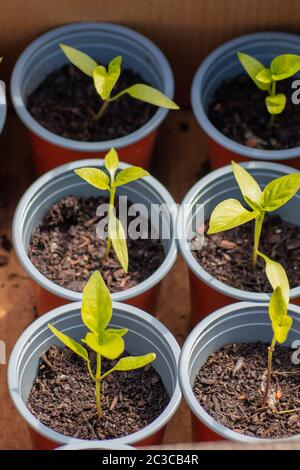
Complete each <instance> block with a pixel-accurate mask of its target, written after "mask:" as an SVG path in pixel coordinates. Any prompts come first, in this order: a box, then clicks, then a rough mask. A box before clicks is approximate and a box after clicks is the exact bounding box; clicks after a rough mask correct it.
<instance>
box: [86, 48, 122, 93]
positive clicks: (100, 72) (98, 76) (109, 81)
mask: <svg viewBox="0 0 300 470" xmlns="http://www.w3.org/2000/svg"><path fill="white" fill-rule="evenodd" d="M121 62H122V57H121V56H118V57H115V58H114V59H113V60H112V61H111V62H110V63H109V65H108V70H106V68H105V67H104V66H103V65H98V66H97V67H96V68H95V69H94V70H93V79H94V85H95V88H96V90H97V93H98V94H99V95H100V96H101V98H102V100H104V101H105V100H107V99H108V98H109V97H110V94H111V91H112V89H113V87H114V86H115V84H116V83H117V81H118V79H119V77H120V73H121Z"/></svg>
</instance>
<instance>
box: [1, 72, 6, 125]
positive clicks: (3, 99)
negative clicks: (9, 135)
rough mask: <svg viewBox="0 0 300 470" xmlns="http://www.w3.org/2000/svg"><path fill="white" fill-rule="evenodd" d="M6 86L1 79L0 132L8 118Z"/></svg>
mask: <svg viewBox="0 0 300 470" xmlns="http://www.w3.org/2000/svg"><path fill="white" fill-rule="evenodd" d="M5 91H6V87H5V83H4V82H3V81H2V80H0V133H1V132H2V129H3V127H4V124H5V119H6V106H7V103H6V94H5Z"/></svg>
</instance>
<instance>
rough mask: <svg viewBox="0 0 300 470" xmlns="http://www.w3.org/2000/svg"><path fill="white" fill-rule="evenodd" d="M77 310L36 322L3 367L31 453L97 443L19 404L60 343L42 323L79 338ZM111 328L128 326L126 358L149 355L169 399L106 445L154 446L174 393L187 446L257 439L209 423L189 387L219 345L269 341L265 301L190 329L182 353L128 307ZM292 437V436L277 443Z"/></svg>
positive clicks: (298, 323) (294, 334)
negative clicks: (186, 428) (145, 421)
mask: <svg viewBox="0 0 300 470" xmlns="http://www.w3.org/2000/svg"><path fill="white" fill-rule="evenodd" d="M80 308H81V304H80V303H79V302H77V303H71V304H69V305H67V306H63V307H60V308H58V309H55V310H53V311H51V312H49V313H47V314H45V315H43V316H42V317H40V318H39V319H38V320H36V321H35V322H34V323H33V324H32V325H30V326H29V327H28V328H27V329H26V330H25V332H24V333H23V334H22V335H21V337H20V338H19V340H18V342H17V343H16V345H15V347H14V350H13V352H12V354H11V357H10V361H9V366H8V387H9V391H10V395H11V398H12V400H13V402H14V405H15V406H16V408H17V410H18V412H19V414H20V415H21V416H22V418H23V419H24V420H25V422H26V423H27V425H28V426H29V430H30V434H31V438H32V443H33V447H34V448H35V449H43V450H45V449H53V448H56V447H58V446H65V445H71V446H72V447H74V448H76V446H77V445H79V446H81V448H86V447H87V446H93V448H96V447H97V444H98V441H93V442H90V441H84V440H80V439H76V438H72V437H68V436H65V435H63V434H60V433H58V432H56V431H53V430H52V429H51V428H49V427H48V426H46V425H44V424H42V423H41V422H40V421H38V420H37V419H36V418H35V417H34V416H33V415H32V414H31V413H30V411H29V410H28V408H27V407H26V400H27V398H28V395H29V392H30V389H31V387H32V383H33V381H34V379H35V377H36V374H37V370H38V365H39V358H40V355H41V354H42V353H44V352H45V351H46V350H47V349H48V348H49V347H50V346H52V345H53V344H58V345H59V341H58V340H57V339H56V337H54V336H53V335H52V333H51V331H50V330H49V328H48V326H47V324H48V322H51V324H52V325H54V326H56V327H57V328H59V330H60V331H61V332H65V333H67V334H70V332H71V334H72V337H73V338H74V339H76V340H79V339H80V338H82V336H83V334H84V332H85V327H84V325H83V323H82V320H81V315H80ZM299 313H300V308H299V307H296V306H294V305H290V306H289V314H290V315H291V317H292V318H293V320H294V325H293V328H292V330H291V332H290V334H289V338H288V340H287V342H286V343H285V346H291V345H292V343H293V342H294V341H295V340H297V339H299V334H300V320H299V318H300V317H299ZM111 326H113V327H117V328H128V329H129V333H128V335H126V351H127V352H128V353H130V354H134V355H136V354H141V353H143V354H144V353H145V352H146V351H153V352H155V353H156V356H157V359H156V361H155V363H154V367H155V369H156V371H157V372H158V374H159V375H160V377H161V379H162V382H163V384H164V386H165V387H166V390H167V392H168V394H169V397H170V401H169V403H168V405H167V407H166V408H165V410H164V411H163V412H162V414H161V415H160V416H159V417H157V418H156V419H155V420H154V421H153V422H152V423H151V424H149V425H147V426H146V427H145V428H143V429H141V430H139V431H138V432H135V433H133V434H131V435H128V436H125V437H121V438H117V439H114V440H113V441H112V445H113V446H118V447H119V446H123V445H134V446H149V445H156V444H161V443H162V440H163V436H164V432H165V428H166V425H167V423H168V422H169V421H170V419H171V418H172V416H173V415H174V413H175V412H176V410H177V408H178V406H179V404H180V401H181V391H182V392H183V395H184V398H185V399H186V401H187V403H188V405H189V407H190V409H191V412H192V429H193V440H194V441H212V440H219V439H224V438H225V439H229V440H233V441H239V442H252V443H253V442H260V441H262V439H258V438H255V437H251V436H246V435H242V434H240V433H238V432H236V431H233V430H231V429H228V428H226V427H225V426H224V425H222V424H220V423H218V422H217V421H216V420H215V419H213V418H212V417H211V416H210V415H209V414H208V413H207V412H206V411H205V410H204V409H203V407H202V406H201V405H200V404H199V403H198V401H197V400H196V398H195V396H194V394H193V383H194V380H195V377H196V375H197V373H198V371H199V369H200V367H201V366H202V365H203V364H204V363H205V362H206V360H207V358H208V356H209V355H210V354H212V353H213V352H215V351H218V350H219V349H220V348H222V347H223V346H224V345H226V344H232V343H234V344H239V343H254V342H257V341H259V342H263V343H270V340H271V335H272V329H271V325H270V320H269V315H268V304H267V303H250V302H239V303H235V304H233V305H230V306H227V307H224V308H222V309H220V310H217V311H216V312H214V313H213V314H211V315H209V316H208V317H207V318H206V319H204V320H203V321H202V322H200V323H199V324H198V325H197V327H195V329H194V330H193V331H192V332H191V334H190V335H189V337H188V338H187V340H186V342H185V344H184V346H183V349H182V351H181V352H180V348H179V345H178V343H177V342H176V340H175V338H174V337H173V336H172V334H171V333H170V332H169V331H168V330H167V328H166V327H165V326H164V325H162V324H161V323H160V322H159V321H158V320H157V319H155V318H154V317H153V316H150V315H149V314H147V313H145V312H143V311H142V310H140V309H136V308H135V307H132V306H129V305H125V304H122V303H117V302H115V303H114V304H113V317H112V321H111ZM178 371H179V372H178ZM297 438H299V436H294V437H291V438H287V439H284V440H294V439H297ZM102 445H106V447H107V448H111V441H110V440H107V441H104V442H103V444H102Z"/></svg>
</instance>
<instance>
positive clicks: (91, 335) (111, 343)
mask: <svg viewBox="0 0 300 470" xmlns="http://www.w3.org/2000/svg"><path fill="white" fill-rule="evenodd" d="M111 317H112V299H111V295H110V293H109V290H108V288H107V287H106V284H105V282H104V281H103V279H102V277H101V274H100V273H99V271H95V272H94V273H93V274H92V275H91V277H90V279H89V280H88V282H87V283H86V285H85V288H84V290H83V297H82V307H81V318H82V321H83V323H84V324H85V326H86V327H87V328H88V330H89V332H88V333H87V334H86V336H85V338H84V339H82V342H83V343H84V344H86V345H87V346H88V347H89V348H90V349H92V350H93V351H94V352H95V353H96V370H95V371H94V372H93V371H92V363H91V360H90V357H89V352H88V350H87V349H86V348H85V347H84V346H82V344H80V343H78V342H77V341H75V340H74V339H73V338H70V337H69V336H67V335H65V334H64V333H61V332H60V331H59V330H57V329H56V328H55V327H54V326H53V325H51V324H50V323H48V327H49V328H50V330H51V331H52V333H53V334H54V335H55V336H56V337H57V338H58V339H59V340H60V341H61V342H62V343H63V344H65V345H66V346H67V347H68V348H69V349H71V351H73V352H74V353H75V354H77V355H78V356H79V357H80V358H81V359H83V360H84V361H85V362H86V365H87V369H88V372H89V374H90V376H91V378H92V380H93V381H94V382H95V395H96V404H97V412H98V416H99V417H100V416H101V396H100V392H101V387H100V385H101V381H102V380H103V379H104V378H105V377H107V376H108V375H110V374H112V373H113V372H115V371H130V370H135V369H140V368H141V367H145V366H146V365H147V364H150V363H151V362H153V361H154V360H155V359H156V356H155V354H154V353H148V354H145V355H144V356H127V357H122V358H121V359H119V361H118V362H117V363H116V364H115V365H114V366H113V367H112V368H111V369H109V370H108V371H106V372H104V373H103V374H102V372H101V365H102V357H104V358H106V359H109V360H115V359H117V358H118V357H119V356H120V355H121V354H122V353H123V352H124V350H125V343H124V340H123V336H124V335H126V333H127V332H128V329H127V328H121V329H115V328H108V325H109V323H110V321H111ZM101 374H102V375H101Z"/></svg>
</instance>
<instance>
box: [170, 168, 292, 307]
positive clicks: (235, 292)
mask: <svg viewBox="0 0 300 470" xmlns="http://www.w3.org/2000/svg"><path fill="white" fill-rule="evenodd" d="M240 164H241V165H242V166H243V167H244V168H247V169H265V168H268V169H270V170H279V171H282V172H284V173H285V174H291V173H297V170H296V169H295V168H292V167H289V166H287V165H282V164H279V163H271V162H261V161H251V162H243V163H240ZM229 173H232V169H231V165H227V166H224V167H222V168H218V169H217V170H214V171H212V172H211V173H209V174H208V175H206V176H204V178H201V180H200V181H198V182H197V183H196V184H194V186H192V188H191V189H190V190H189V191H188V192H187V194H186V195H185V197H184V198H183V201H182V203H181V205H180V207H179V211H178V217H177V229H176V232H177V238H178V246H179V251H180V253H181V255H182V257H183V258H184V260H185V263H186V264H187V266H188V268H189V269H190V270H191V271H192V272H193V273H194V274H195V275H196V276H197V277H198V278H199V279H200V280H201V281H202V282H204V283H205V284H207V285H208V286H209V287H211V288H212V289H213V290H215V291H217V292H220V293H222V294H224V295H226V296H228V297H233V298H235V299H238V300H243V301H251V302H256V301H261V302H267V301H268V299H270V296H271V292H270V293H256V292H250V291H245V290H241V289H237V288H236V287H231V286H228V285H227V284H225V283H224V282H221V281H219V280H218V279H216V278H215V277H213V276H212V275H211V274H209V273H208V272H207V271H205V269H203V268H202V266H201V265H200V264H199V263H198V261H197V260H196V259H195V257H194V256H193V254H192V252H191V250H190V248H189V243H188V240H187V238H186V237H185V236H184V237H180V236H178V233H181V230H182V227H184V228H185V220H186V216H185V212H184V207H185V205H190V204H191V202H192V201H193V199H194V196H195V194H197V193H198V192H199V191H201V190H202V189H203V188H205V186H206V185H207V184H210V183H211V182H213V181H214V180H215V179H216V178H219V177H220V176H222V175H224V176H226V175H228V174H229ZM187 220H189V219H187ZM299 296H300V283H299V286H297V287H293V288H292V289H290V298H291V299H293V298H295V297H299Z"/></svg>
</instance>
